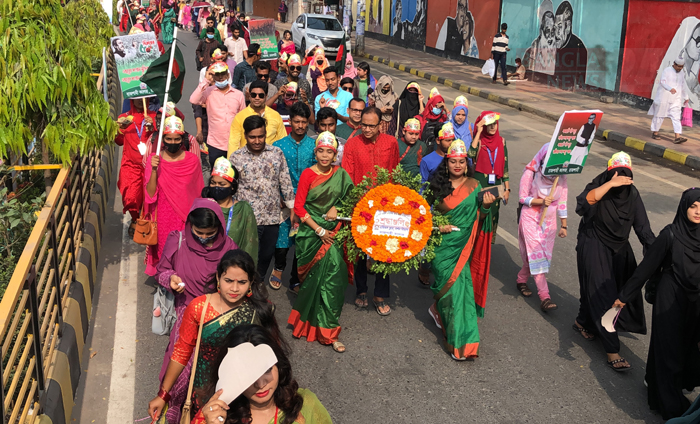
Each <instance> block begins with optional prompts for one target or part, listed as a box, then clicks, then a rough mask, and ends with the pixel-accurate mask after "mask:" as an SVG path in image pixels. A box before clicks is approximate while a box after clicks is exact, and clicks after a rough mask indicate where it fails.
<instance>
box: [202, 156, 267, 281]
mask: <svg viewBox="0 0 700 424" xmlns="http://www.w3.org/2000/svg"><path fill="white" fill-rule="evenodd" d="M210 149H211V147H210ZM209 157H210V158H211V150H209ZM279 232H280V225H279V224H275V225H258V275H259V276H260V278H261V279H262V280H263V281H265V277H266V276H267V269H268V268H269V267H270V262H272V257H273V256H275V245H276V244H277V236H278V235H279Z"/></svg>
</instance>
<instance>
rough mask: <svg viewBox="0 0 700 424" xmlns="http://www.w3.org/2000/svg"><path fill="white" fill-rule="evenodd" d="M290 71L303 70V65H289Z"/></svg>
mask: <svg viewBox="0 0 700 424" xmlns="http://www.w3.org/2000/svg"><path fill="white" fill-rule="evenodd" d="M289 70H290V71H301V66H291V65H290V66H289Z"/></svg>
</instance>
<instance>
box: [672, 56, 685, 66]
mask: <svg viewBox="0 0 700 424" xmlns="http://www.w3.org/2000/svg"><path fill="white" fill-rule="evenodd" d="M673 63H675V64H676V65H678V66H685V59H683V58H682V57H679V58H677V59H676V60H674V61H673Z"/></svg>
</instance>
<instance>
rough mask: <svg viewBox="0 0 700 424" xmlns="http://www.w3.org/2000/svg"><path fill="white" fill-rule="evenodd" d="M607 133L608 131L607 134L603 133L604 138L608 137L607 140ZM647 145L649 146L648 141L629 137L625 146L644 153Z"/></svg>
mask: <svg viewBox="0 0 700 424" xmlns="http://www.w3.org/2000/svg"><path fill="white" fill-rule="evenodd" d="M607 132H608V130H606V131H605V132H603V136H604V137H606V139H607V134H606V133H607ZM646 144H647V142H646V141H644V140H640V139H638V138H632V137H627V138H626V139H625V146H627V147H631V148H633V149H635V150H640V151H642V152H643V151H644V146H645V145H646Z"/></svg>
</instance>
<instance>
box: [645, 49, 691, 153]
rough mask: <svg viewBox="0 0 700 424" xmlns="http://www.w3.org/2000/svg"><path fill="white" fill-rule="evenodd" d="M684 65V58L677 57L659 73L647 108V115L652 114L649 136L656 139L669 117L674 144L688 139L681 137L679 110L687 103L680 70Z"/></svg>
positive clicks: (683, 79)
mask: <svg viewBox="0 0 700 424" xmlns="http://www.w3.org/2000/svg"><path fill="white" fill-rule="evenodd" d="M683 66H685V59H683V58H677V59H676V60H674V61H673V65H671V66H669V67H668V68H666V69H664V71H663V73H662V74H661V80H660V81H659V86H658V88H657V89H656V96H655V97H654V104H653V105H651V109H649V113H648V114H649V115H654V117H653V118H652V119H651V138H653V139H654V140H658V139H660V138H661V137H660V136H659V129H661V124H663V122H664V119H665V118H671V122H672V123H673V132H674V133H676V138H675V139H674V140H673V143H674V144H680V143H683V142H685V141H688V139H687V138H685V137H681V133H682V132H683V127H682V126H681V110H682V107H683V105H684V104H685V105H686V106H687V105H688V91H687V90H686V87H685V76H684V74H683V73H682V72H681V71H682V70H683Z"/></svg>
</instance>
